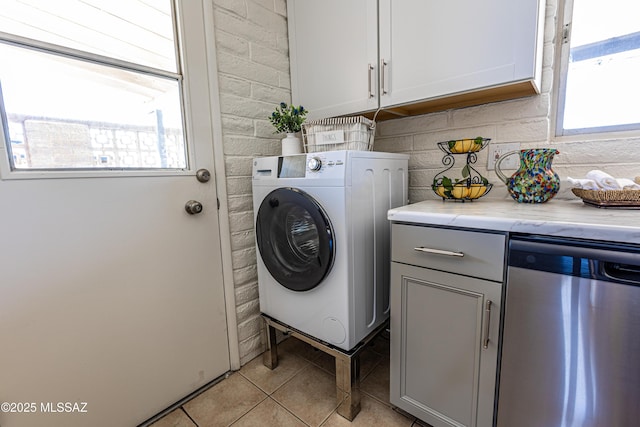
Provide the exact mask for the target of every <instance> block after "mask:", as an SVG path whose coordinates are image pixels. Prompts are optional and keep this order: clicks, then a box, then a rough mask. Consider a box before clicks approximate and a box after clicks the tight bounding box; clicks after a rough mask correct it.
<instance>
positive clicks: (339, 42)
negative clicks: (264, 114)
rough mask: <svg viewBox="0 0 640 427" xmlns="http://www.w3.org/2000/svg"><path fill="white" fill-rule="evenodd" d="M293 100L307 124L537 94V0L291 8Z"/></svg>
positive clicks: (353, 2) (354, 0)
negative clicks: (305, 111)
mask: <svg viewBox="0 0 640 427" xmlns="http://www.w3.org/2000/svg"><path fill="white" fill-rule="evenodd" d="M287 4H288V19H289V48H290V55H291V81H292V94H293V101H294V103H296V104H302V105H304V106H305V108H307V109H308V110H310V111H311V115H310V117H311V118H322V117H332V116H339V115H346V114H355V113H362V112H367V111H374V110H376V109H377V108H378V107H381V108H384V109H385V110H390V111H394V112H395V113H396V114H403V115H406V114H422V113H427V112H431V111H438V110H444V109H448V108H456V107H463V106H469V105H477V104H482V103H486V102H493V101H499V100H504V99H512V98H517V97H521V96H528V95H533V94H536V93H539V88H540V76H541V68H542V66H541V61H542V35H543V18H544V2H541V0H485V1H482V2H478V1H474V0H447V1H434V0H402V1H397V0H349V1H339V0H330V1H326V0H323V1H311V0H288V3H287Z"/></svg>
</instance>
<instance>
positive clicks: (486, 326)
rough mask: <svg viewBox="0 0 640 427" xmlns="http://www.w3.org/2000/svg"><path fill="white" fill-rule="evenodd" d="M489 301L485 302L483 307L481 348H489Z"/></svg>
mask: <svg viewBox="0 0 640 427" xmlns="http://www.w3.org/2000/svg"><path fill="white" fill-rule="evenodd" d="M491 304H492V302H491V300H487V302H486V303H485V306H484V313H485V317H486V319H485V321H484V338H483V344H482V347H483V348H485V349H487V348H489V327H490V326H491Z"/></svg>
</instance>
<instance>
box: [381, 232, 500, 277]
mask: <svg viewBox="0 0 640 427" xmlns="http://www.w3.org/2000/svg"><path fill="white" fill-rule="evenodd" d="M391 233H392V234H391V260H392V261H396V262H401V263H404V264H411V265H417V266H419V267H427V268H433V269H435V270H441V271H449V272H452V273H457V274H464V275H467V276H472V277H479V278H483V279H488V280H494V281H496V282H502V280H503V272H504V254H505V241H506V237H505V236H504V235H502V234H490V233H482V232H476V231H462V230H449V229H444V228H433V227H423V226H417V225H404V224H392V226H391Z"/></svg>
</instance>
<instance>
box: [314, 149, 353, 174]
mask: <svg viewBox="0 0 640 427" xmlns="http://www.w3.org/2000/svg"><path fill="white" fill-rule="evenodd" d="M345 162H346V151H327V152H319V153H309V154H307V174H306V176H307V177H317V178H320V177H322V178H325V177H327V178H330V177H338V176H340V175H342V174H344V164H345Z"/></svg>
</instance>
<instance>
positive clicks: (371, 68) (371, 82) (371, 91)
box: [367, 63, 375, 98]
mask: <svg viewBox="0 0 640 427" xmlns="http://www.w3.org/2000/svg"><path fill="white" fill-rule="evenodd" d="M373 70H374V68H373V65H371V64H370V63H369V64H367V75H368V77H369V98H373V97H374V96H375V93H374V92H373V90H372V89H373V78H372V77H371V74H372V72H373Z"/></svg>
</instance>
